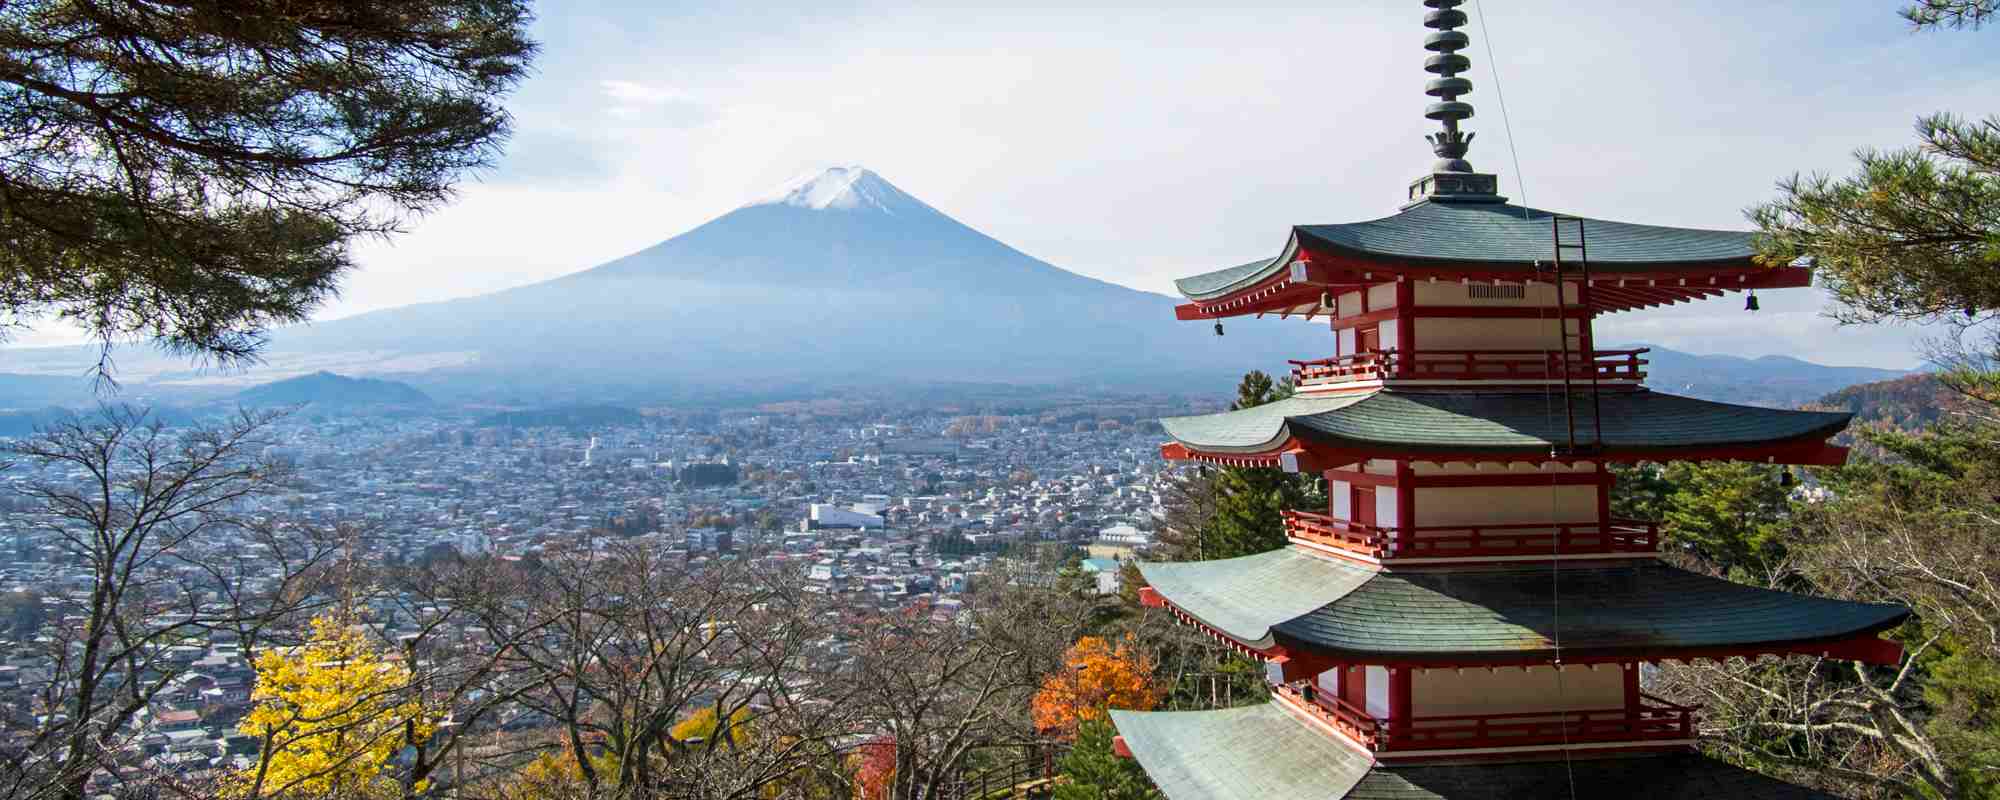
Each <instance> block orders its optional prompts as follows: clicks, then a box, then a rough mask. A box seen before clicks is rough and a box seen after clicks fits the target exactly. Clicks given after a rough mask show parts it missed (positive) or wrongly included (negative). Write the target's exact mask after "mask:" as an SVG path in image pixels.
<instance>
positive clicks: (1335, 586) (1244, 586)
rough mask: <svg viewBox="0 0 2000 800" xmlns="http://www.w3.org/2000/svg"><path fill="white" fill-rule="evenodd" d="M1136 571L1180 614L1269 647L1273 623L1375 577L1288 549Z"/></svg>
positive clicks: (1146, 566)
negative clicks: (1184, 613) (1172, 603)
mask: <svg viewBox="0 0 2000 800" xmlns="http://www.w3.org/2000/svg"><path fill="white" fill-rule="evenodd" d="M1139 572H1140V573H1141V574H1143V575H1145V577H1146V583H1147V584H1148V585H1150V586H1152V587H1153V588H1154V589H1155V590H1158V591H1159V592H1160V594H1161V595H1163V596H1165V597H1170V598H1173V601H1174V605H1175V606H1176V607H1178V608H1179V609H1180V610H1182V611H1184V612H1187V613H1188V614H1191V615H1193V616H1194V618H1196V619H1199V620H1201V621H1202V622H1203V623H1205V624H1207V625H1208V626H1209V627H1211V628H1214V629H1216V630H1219V631H1222V632H1223V633H1226V634H1229V636H1230V637H1232V638H1234V639H1236V640H1237V641H1239V642H1243V643H1245V644H1251V645H1256V646H1259V647H1264V646H1268V645H1269V644H1270V641H1269V638H1270V634H1271V626H1272V625H1275V624H1277V623H1279V622H1283V621H1285V620H1289V619H1293V618H1295V617H1299V616H1302V615H1305V614H1308V613H1311V612H1312V611H1313V610H1315V609H1318V608H1320V607H1321V606H1324V605H1326V604H1328V603H1331V602H1333V601H1335V600H1339V599H1340V598H1341V597H1342V596H1344V595H1346V594H1347V593H1348V592H1351V591H1353V590H1354V589H1355V588H1357V587H1359V586H1360V585H1361V584H1364V583H1367V582H1368V580H1369V579H1370V578H1373V577H1374V576H1375V573H1374V572H1373V571H1372V570H1368V569H1364V568H1362V567H1359V566H1355V565H1351V564H1347V563H1345V562H1341V561H1335V560H1332V559H1328V558H1322V557H1320V556H1314V555H1310V554H1307V553H1305V552H1303V551H1300V550H1297V549H1293V548H1289V547H1287V548H1282V549H1279V550H1273V551H1271V552H1268V553H1260V554H1258V555H1254V556H1245V557H1243V558H1231V559H1223V560H1217V561H1190V562H1180V563H1170V564H1140V565H1139Z"/></svg>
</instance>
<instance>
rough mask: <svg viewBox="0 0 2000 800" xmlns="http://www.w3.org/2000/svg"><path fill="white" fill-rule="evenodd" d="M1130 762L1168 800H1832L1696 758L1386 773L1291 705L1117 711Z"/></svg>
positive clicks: (1442, 765) (1596, 757) (1390, 768)
mask: <svg viewBox="0 0 2000 800" xmlns="http://www.w3.org/2000/svg"><path fill="white" fill-rule="evenodd" d="M1111 719H1112V723H1113V724H1114V725H1116V726H1117V728H1118V731H1119V734H1120V736H1119V745H1120V747H1121V748H1122V749H1123V751H1124V752H1125V753H1127V754H1129V755H1131V756H1132V757H1134V758H1137V759H1138V760H1139V762H1140V764H1141V765H1142V766H1144V767H1145V769H1146V773H1147V774H1148V775H1149V776H1150V777H1151V778H1152V779H1153V782H1154V784H1155V785H1157V786H1158V787H1159V788H1160V791H1161V793H1163V794H1164V795H1166V797H1167V798H1169V800H1275V799H1276V798H1285V799H1286V800H1517V799H1518V798H1540V797H1589V798H1598V797H1629V798H1648V800H1715V798H1738V797H1743V798H1750V797H1755V798H1768V799H1770V800H1831V798H1833V797H1834V796H1833V795H1829V794H1824V793H1821V792H1816V791H1813V790H1810V789H1806V788H1803V787H1799V786H1794V785H1791V784H1788V783H1784V782H1782V781H1778V780H1774V779H1771V778H1767V777H1764V776H1762V775H1758V774H1756V773H1754V772H1749V771H1747V770H1743V769H1740V768H1737V767H1733V766H1730V765H1728V764H1724V763H1722V762H1719V761H1715V760H1713V759H1710V758H1706V757H1704V756H1702V755H1700V754H1698V753H1695V752H1693V751H1691V750H1687V749H1680V750H1675V751H1671V752H1650V753H1596V754H1592V753H1570V754H1568V755H1567V756H1560V755H1559V756H1555V757H1552V758H1551V757H1546V756H1545V757H1542V758H1540V759H1538V760H1526V761H1513V762H1508V763H1493V762H1490V761H1479V760H1466V761H1459V762H1424V763H1412V764H1388V763H1384V762H1382V761H1381V760H1379V759H1377V758H1376V757H1375V756H1374V755H1373V754H1371V753H1369V752H1367V751H1365V750H1363V749H1358V748H1356V747H1354V746H1352V745H1351V744H1350V743H1349V742H1348V741H1347V740H1346V739H1344V738H1342V737H1341V736H1340V735H1339V734H1337V733H1336V732H1334V731H1333V730H1332V729H1331V728H1330V727H1329V726H1328V725H1327V723H1325V722H1324V721H1322V720H1320V719H1318V718H1316V717H1315V716H1314V715H1313V714H1311V713H1309V712H1306V711H1302V710H1300V709H1299V708H1298V707H1297V706H1296V705H1295V704H1292V703H1289V702H1288V701H1286V700H1284V699H1282V698H1281V699H1279V700H1274V701H1272V702H1270V703H1267V704H1263V705H1257V706H1250V707H1245V708H1233V709H1227V710H1222V711H1179V712H1133V711H1112V712H1111Z"/></svg>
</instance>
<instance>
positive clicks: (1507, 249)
mask: <svg viewBox="0 0 2000 800" xmlns="http://www.w3.org/2000/svg"><path fill="white" fill-rule="evenodd" d="M1558 218H1560V219H1561V220H1562V222H1563V227H1562V230H1563V232H1564V233H1563V235H1564V237H1565V239H1564V244H1565V245H1569V244H1574V243H1576V242H1574V241H1572V239H1573V238H1575V239H1580V241H1581V243H1583V244H1585V245H1586V246H1587V248H1588V264H1589V269H1590V273H1589V277H1588V279H1586V278H1585V277H1584V275H1583V273H1581V272H1579V271H1572V272H1568V273H1565V275H1564V277H1563V279H1564V281H1565V282H1567V283H1572V284H1576V283H1583V284H1584V285H1585V288H1586V291H1584V292H1583V293H1582V296H1581V297H1579V298H1576V299H1575V300H1574V302H1576V303H1579V304H1581V305H1583V306H1585V307H1587V308H1588V309H1589V310H1590V311H1592V312H1608V311H1624V310H1631V309H1637V308H1647V307H1651V306H1659V305H1669V304H1673V303H1681V302H1688V301H1692V300H1700V299H1703V298H1707V297H1716V296H1720V295H1721V294H1723V293H1724V292H1728V291H1743V290H1751V289H1776V288H1790V287H1801V286H1808V285H1811V282H1812V274H1811V271H1810V270H1808V269H1806V268H1804V267H1794V266H1777V267H1772V266H1764V265H1761V264H1759V263H1758V261H1757V257H1756V249H1755V241H1754V240H1755V234H1751V233H1744V232H1738V231H1720V230H1699V229H1692V228H1669V227H1660V226H1655V225H1635V224H1631V223H1624V222H1610V221H1604V220H1594V219H1582V218H1577V217H1569V216H1565V215H1558V214H1554V213H1552V212H1548V211H1542V210H1539V209H1532V208H1524V207H1521V206H1516V205H1509V204H1502V203H1480V202H1461V201H1451V200H1446V199H1427V200H1420V201H1418V202H1416V203H1414V204H1412V205H1410V206H1407V207H1405V208H1404V209H1403V210H1402V211H1401V212H1399V213H1397V214H1395V215H1393V216H1389V217H1384V218H1382V219H1377V220H1371V221H1368V222H1354V223H1347V224H1339V225H1300V226H1296V227H1294V228H1292V232H1291V237H1290V239H1289V240H1288V241H1286V243H1285V247H1284V250H1283V251H1281V252H1280V253H1279V254H1278V256H1277V257H1276V258H1268V259H1264V260H1261V261H1253V262H1251V263H1248V264H1243V265H1240V266H1235V267H1230V268H1228V269H1223V270H1217V271H1215V272H1209V273H1205V274H1201V275H1195V276H1192V277H1188V278H1183V279H1181V280H1179V281H1176V282H1175V285H1176V286H1177V287H1178V288H1179V290H1180V292H1181V293H1182V294H1183V295H1186V296H1187V298H1188V300H1190V301H1191V302H1189V303H1188V304H1186V305H1182V306H1180V307H1179V308H1178V309H1177V310H1176V313H1177V315H1178V316H1179V318H1181V319H1217V318H1222V317H1233V316H1242V315H1246V314H1279V315H1284V316H1292V315H1309V316H1325V315H1331V314H1333V313H1335V311H1336V310H1335V309H1334V308H1332V307H1330V306H1329V305H1328V304H1327V303H1326V302H1324V301H1326V300H1327V299H1328V297H1327V296H1328V295H1329V294H1332V295H1338V294H1340V293H1341V292H1343V291H1349V290H1352V289H1355V288H1359V287H1365V286H1369V285H1374V284H1381V283H1384V282H1391V281H1409V280H1418V281H1462V282H1469V283H1489V284H1490V283H1503V284H1506V283H1513V284H1519V283H1550V282H1553V281H1554V280H1555V272H1554V270H1553V265H1554V264H1555V262H1556V253H1557V249H1556V240H1555V231H1556V230H1557V227H1556V220H1557V219H1558ZM1575 220H1580V222H1577V223H1576V224H1574V225H1573V224H1572V221H1575ZM1577 230H1581V231H1582V232H1583V233H1582V235H1581V237H1577V236H1576V234H1575V231H1577ZM1578 255H1579V253H1578V252H1576V251H1573V250H1572V251H1566V252H1564V254H1563V257H1564V258H1565V259H1568V260H1571V261H1575V260H1576V259H1577V257H1578ZM1575 269H1576V265H1575V264H1572V265H1571V270H1575Z"/></svg>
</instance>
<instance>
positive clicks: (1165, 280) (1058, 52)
mask: <svg viewBox="0 0 2000 800" xmlns="http://www.w3.org/2000/svg"><path fill="white" fill-rule="evenodd" d="M628 6H629V7H628ZM1422 11H1423V10H1422V8H1421V7H1420V5H1419V4H1416V3H1413V2H1406V1H1405V0H1397V1H1396V2H1389V1H1388V0H1366V1H1365V2H1364V1H1350V2H1344V3H1332V4H1328V3H1314V4H1301V3H1286V2H1263V3H1259V2H1252V3H1235V4H1226V5H1225V4H1211V5H1196V4H1192V3H1173V2H1170V3H1166V4H1147V5H1145V6H1139V5H1136V4H1130V3H1111V4H1098V5H1091V4H1087V3H1062V4H1057V3H1047V2H1024V3H1016V4H995V5H985V6H982V5H975V4H973V3H970V2H952V3H939V4H925V5H922V6H916V5H912V4H890V3H886V2H877V1H876V0H845V2H822V3H814V4H810V5H806V4H800V5H799V6H798V7H797V8H782V7H777V6H774V5H772V4H767V3H758V4H734V5H721V4H712V5H698V4H676V5H674V6H673V7H672V8H671V9H670V10H669V9H663V8H662V7H659V6H657V5H655V4H621V3H589V4H583V3H571V4H568V5H562V4H559V3H558V4H556V5H552V6H550V7H548V8H546V9H544V11H543V15H542V17H543V23H542V24H541V27H542V31H541V33H542V36H543V38H544V42H545V51H544V55H543V63H542V65H541V74H540V75H538V76H537V77H536V78H535V79H533V80H532V81H531V82H530V84H529V85H528V86H527V87H526V88H525V89H524V91H523V92H522V94H521V95H520V96H519V97H518V98H516V99H515V101H514V102H513V103H511V107H512V108H513V109H514V111H515V112H516V115H517V118H518V121H519V126H518V127H519V130H520V136H519V137H518V140H517V143H516V147H517V152H515V153H511V154H510V156H509V163H508V164H506V165H503V168H502V170H501V171H500V172H499V173H498V174H496V175H494V176H491V178H490V179H489V180H488V182H486V183H478V184H471V185H469V186H468V187H467V189H466V191H465V193H464V199H463V201H462V202H461V203H460V204H459V205H457V206H455V207H453V208H451V209H448V210H446V211H444V212H442V213H440V214H438V215H436V216H434V217H433V218H431V219H428V220H425V221H423V222H422V223H420V225H419V226H418V227H417V229H416V230H415V231H413V232H412V233H411V234H410V235H409V236H406V237H402V238H400V239H398V240H397V241H396V242H395V243H393V245H366V246H364V247H362V248H361V249H359V250H358V251H357V253H358V257H359V258H360V260H361V261H362V263H363V264H364V265H365V266H366V268H365V269H364V270H363V271H362V272H361V273H360V274H358V275H356V276H355V277H354V278H353V279H352V280H350V281H349V283H348V284H347V288H346V293H345V296H344V297H343V299H342V301H341V303H340V304H338V305H337V306H335V307H333V308H331V309H329V311H328V313H329V314H337V315H344V314H349V313H354V312H355V311H359V310H363V309H368V308H378V307H382V306H384V305H393V304H398V303H403V302H415V301H421V300H434V299H440V298H444V297H451V296H462V295H467V294H474V293H478V292H483V291H490V290H492V289H496V288H500V287H503V286H508V285H515V284H519V283H525V282H530V281H533V280H538V279H543V278H548V277H553V276H556V275H560V274H563V273H567V272H573V271H576V270H579V269H583V268H586V267H589V266H592V265H594V264H596V263H600V262H601V261H604V260H607V259H609V258H612V257H616V256H618V255H622V254H624V253H626V252H630V251H632V250H636V249H638V248H640V247H643V246H645V245H647V244H651V243H653V242H656V241H659V240H661V239H664V238H666V237H668V236H671V235H673V234H675V233H678V232H681V231H684V230H686V229H688V228H690V227H693V226H695V225H697V224H700V223H701V222H704V221H706V220H707V219H709V218H712V217H713V216H715V215H718V214H721V213H723V212H726V211H728V210H729V209H731V208H734V207H735V206H737V205H739V204H741V203H742V202H744V201H745V200H747V199H749V198H751V197H754V196H756V195H757V194H758V193H759V192H761V191H763V190H765V189H767V188H768V187H770V186H772V185H776V184H777V183H779V182H780V181H782V180H784V179H785V178H788V177H791V176H793V175H796V174H798V173H800V172H802V171H805V170H808V169H811V168H815V167H819V166H824V165H828V164H850V163H858V164H862V165H865V166H868V167H870V168H872V169H874V170H875V171H877V172H879V173H881V174H882V175H883V176H884V177H886V178H888V179H889V180H890V181H892V182H895V183H896V184H898V185H899V186H901V187H902V188H904V189H905V190H907V191H909V192H910V193H912V194H914V195H916V196H917V197H919V198H920V199H922V200H924V201H926V202H928V203H930V204H932V205H934V206H936V207H938V208H939V209H941V210H943V211H945V212H946V213H949V214H952V215H953V216H956V217H958V218H959V219H961V220H963V221H965V222H966V223H968V224H970V225H973V226H974V227H977V228H980V229H981V230H984V231H986V232H988V233H990V234H992V235H994V236H996V237H997V238H999V239H1001V240H1003V241H1006V242H1008V243H1010V244H1013V245H1015V246H1017V247H1019V248H1021V249H1022V250H1024V251H1026V252H1029V253H1031V254H1033V255H1036V256H1038V257H1041V258H1044V259H1047V260H1049V261H1050V262H1052V263H1054V264H1056V265H1057V266H1060V267H1063V268H1065V269H1070V270H1073V271H1076V272H1080V273H1084V274H1087V275H1090V276H1092V277H1098V278H1103V279H1106V280H1112V281H1116V282H1119V283H1124V284H1127V285H1131V286H1135V287H1138V288H1142V289H1148V290H1153V291H1168V290H1169V289H1170V286H1171V280H1172V278H1174V277H1177V276H1180V275H1185V274H1189V273H1193V272H1199V271H1205V270H1208V269H1214V268H1216V267H1219V266H1224V265H1228V264H1235V263H1241V262H1243V261H1246V260H1248V259H1250V258H1252V257H1257V256H1263V255H1268V254H1270V253H1271V252H1274V251H1275V250H1276V249H1277V248H1278V247H1280V246H1281V245H1282V244H1283V241H1284V238H1285V235H1286V232H1287V229H1288V227H1289V226H1290V225H1293V224H1299V223H1314V222H1337V221H1349V220H1359V219H1369V218H1373V217H1378V216H1383V215H1386V214H1389V213H1393V212H1394V211H1395V210H1396V206H1397V203H1398V201H1399V200H1400V198H1401V196H1402V191H1403V187H1404V185H1405V184H1406V182H1407V181H1408V180H1410V179H1411V178H1413V177H1415V175H1416V173H1417V172H1418V171H1419V170H1421V169H1422V168H1423V167H1424V166H1426V165H1427V164H1428V163H1429V161H1430V158H1431V156H1430V154H1429V153H1428V152H1427V150H1426V149H1425V146H1424V145H1423V142H1422V140H1421V138H1420V137H1421V136H1422V134H1423V133H1425V132H1427V131H1428V130H1430V128H1431V124H1430V123H1428V122H1426V121H1424V120H1423V119H1422V117H1421V113H1422V108H1423V106H1424V104H1425V103H1426V102H1427V101H1428V98H1426V97H1424V96H1423V94H1422V87H1423V81H1424V80H1425V79H1426V78H1427V77H1428V76H1427V75H1426V74H1425V73H1424V72H1423V71H1422V62H1423V58H1424V56H1425V55H1426V53H1425V52H1424V51H1423V49H1422V47H1421V42H1422V38H1423V35H1424V33H1425V32H1426V31H1425V29H1424V28H1423V27H1422V25H1421V20H1422ZM1486 16H1487V19H1488V21H1490V22H1491V23H1492V25H1493V29H1492V30H1490V31H1488V30H1483V29H1480V28H1477V27H1475V28H1473V29H1472V30H1471V31H1470V33H1471V34H1472V36H1473V37H1474V41H1475V45H1474V49H1473V50H1471V51H1469V53H1468V55H1470V56H1471V57H1472V58H1473V61H1474V71H1473V73H1472V74H1471V75H1470V77H1471V78H1472V79H1473V80H1474V81H1475V83H1476V85H1477V90H1476V91H1475V92H1474V94H1473V95H1472V96H1471V97H1470V98H1469V99H1470V101H1471V102H1473V103H1474V104H1475V105H1477V107H1478V110H1479V116H1478V117H1477V118H1475V119H1474V120H1473V122H1472V127H1473V128H1474V129H1475V130H1477V131H1478V132H1479V134H1480V135H1479V141H1478V143H1477V145H1476V146H1475V148H1474V151H1473V161H1474V163H1475V164H1477V165H1479V166H1480V167H1482V168H1484V169H1487V170H1490V171H1496V172H1499V173H1501V175H1502V177H1503V179H1504V180H1505V181H1506V182H1507V184H1506V188H1507V191H1508V192H1509V193H1510V194H1512V195H1514V196H1515V197H1516V199H1521V198H1522V197H1523V195H1524V193H1523V192H1522V191H1521V189H1520V183H1521V182H1520V178H1522V177H1523V176H1522V175H1521V174H1519V173H1518V172H1517V170H1515V168H1514V167H1513V165H1512V163H1511V159H1510V158H1509V155H1508V149H1507V144H1508V142H1507V137H1506V135H1505V132H1504V129H1503V127H1502V125H1501V117H1500V113H1499V112H1500V108H1499V105H1498V103H1497V94H1496V92H1494V91H1493V90H1494V88H1495V87H1493V86H1492V85H1491V83H1492V78H1491V74H1490V71H1489V69H1490V65H1489V64H1488V57H1487V45H1488V43H1489V42H1490V43H1491V44H1492V45H1493V47H1494V49H1495V51H1496V52H1497V53H1498V56H1499V58H1500V62H1501V63H1500V66H1501V72H1502V75H1501V77H1502V78H1504V80H1505V89H1506V92H1507V100H1508V102H1509V104H1510V106H1511V108H1510V111H1511V112H1512V117H1513V120H1512V121H1513V128H1514V132H1515V134H1516V137H1517V140H1518V141H1517V143H1518V145H1519V149H1520V157H1521V161H1522V169H1523V170H1524V171H1525V173H1526V174H1525V177H1526V178H1527V180H1526V185H1527V189H1528V192H1526V193H1525V196H1526V199H1528V200H1530V201H1532V202H1533V204H1534V205H1537V206H1541V207H1544V208H1551V209H1556V210H1562V211H1567V212H1573V213H1584V214H1588V215H1592V216H1598V217H1603V218H1610V219H1621V220H1630V221H1636V222H1649V223H1655V224H1665V225H1693V226H1704V227H1728V228H1741V227H1743V226H1744V222H1743V218H1742V213H1741V212H1742V209H1743V208H1745V207H1746V206H1749V205H1752V204H1754V203H1757V202H1759V201H1762V200H1764V199H1767V198H1768V197H1770V196H1771V185H1772V183H1773V181H1775V180H1776V179H1777V178H1778V177H1780V176H1782V175H1785V174H1789V173H1791V172H1793V171H1797V170H1807V171H1811V170H1826V171H1832V172H1845V171H1847V169H1848V164H1849V162H1850V160H1851V159H1850V156H1849V153H1850V152H1851V151H1852V150H1853V149H1854V148H1856V147H1859V146H1864V145H1877V146H1899V145H1902V144H1904V143H1906V142H1908V141H1909V140H1910V133H1909V127H1910V124H1911V122H1912V120H1913V119H1914V118H1915V117H1916V116H1918V115H1919V114H1922V113H1926V112H1929V111H1934V110H1939V109H1956V110H1960V111H1963V112H1967V113H1985V112H1988V111H1990V110H1991V109H1989V108H1983V107H1977V106H1976V101H1977V100H1979V99H1983V98H1990V97H1995V96H2000V69H1995V67H1996V66H2000V50H1996V49H1994V48H1992V47H1991V36H1992V34H1991V33H1985V32H1982V33H1945V34H1934V35H1923V36H1913V35H1911V34H1909V33H1908V32H1906V31H1905V30H1904V27H1903V25H1902V24H1901V23H1900V22H1898V21H1897V20H1896V19H1895V17H1894V13H1893V9H1885V8H1884V7H1883V5H1882V4H1881V3H1880V2H1879V0H1810V1H1808V0H1791V1H1789V2H1771V3H1761V4H1742V3H1735V2H1727V1H1726V0H1690V1H1689V2H1682V3H1652V4H1618V5H1617V6H1616V7H1610V6H1599V7H1590V8H1584V9H1579V7H1577V6H1576V5H1575V4H1573V3H1570V2H1563V1H1562V0H1516V2H1511V3H1508V4H1504V5H1503V4H1497V3H1496V4H1493V5H1492V7H1490V8H1488V9H1487V10H1486ZM1776 32H1782V35H1781V36H1780V35H1779V34H1778V33H1776ZM1969 104H1971V105H1969ZM581 153H587V154H588V156H587V157H579V155H578V154H581ZM1788 295H1789V296H1797V297H1798V300H1797V301H1796V302H1797V306H1796V307H1793V306H1789V305H1786V303H1790V302H1793V301H1791V300H1787V299H1785V297H1784V296H1788ZM1716 302H1717V303H1718V304H1719V305H1715V306H1708V305H1704V306H1699V307H1683V308H1681V309H1679V310H1676V311H1672V312H1650V313H1641V314H1636V315H1619V316H1617V317H1614V318H1613V319H1612V320H1610V321H1609V322H1607V329H1608V330H1615V331H1619V332H1621V334H1622V333H1623V332H1627V331H1629V332H1631V334H1632V335H1630V336H1629V337H1626V336H1622V335H1621V336H1620V338H1626V339H1628V340H1636V339H1641V338H1643V339H1646V340H1649V341H1655V342H1657V343H1659V344H1662V345H1665V346H1686V347H1688V348H1689V349H1706V350H1726V351H1731V352H1738V353H1741V354H1744V355H1760V354H1764V353H1772V352H1791V353H1794V354H1797V355H1801V356H1803V357H1809V358H1816V359H1819V360H1824V361H1832V362H1849V363H1878V364H1883V365H1888V366H1906V365H1907V364H1908V363H1909V362H1910V361H1911V360H1912V358H1911V357H1909V355H1908V354H1909V352H1910V341H1909V340H1910V339H1912V338H1913V337H1914V335H1913V334H1910V333H1909V332H1899V331H1894V330H1884V329H1872V328H1847V329H1840V328H1836V327H1835V326H1834V325H1832V323H1831V322H1829V321H1827V320H1825V319H1823V318H1821V317H1819V316H1817V315H1816V310H1817V308H1818V307H1819V300H1818V299H1817V298H1815V297H1813V296H1811V293H1809V292H1802V291H1796V290H1795V291H1792V292H1784V293H1772V294H1771V295H1770V296H1767V297H1765V303H1766V309H1767V311H1766V312H1763V313H1761V314H1760V315H1756V316H1750V315H1746V314H1745V313H1744V312H1742V311H1741V300H1740V299H1737V300H1733V301H1716ZM1732 303H1733V305H1732ZM1774 303H1775V305H1774ZM1606 338H1607V339H1609V338H1610V336H1609V335H1608V334H1607V336H1606ZM1677 343H1678V344H1677ZM1898 354H1903V355H1901V356H1899V355H1898Z"/></svg>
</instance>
